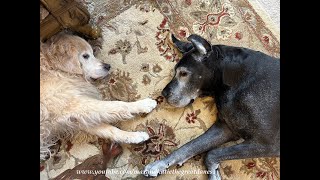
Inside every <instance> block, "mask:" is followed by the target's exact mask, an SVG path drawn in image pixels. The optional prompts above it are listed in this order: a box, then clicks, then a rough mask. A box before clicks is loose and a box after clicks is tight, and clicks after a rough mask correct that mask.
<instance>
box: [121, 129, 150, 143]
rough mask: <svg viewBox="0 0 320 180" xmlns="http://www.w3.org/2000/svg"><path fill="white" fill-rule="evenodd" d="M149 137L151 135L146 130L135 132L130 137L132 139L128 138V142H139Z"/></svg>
mask: <svg viewBox="0 0 320 180" xmlns="http://www.w3.org/2000/svg"><path fill="white" fill-rule="evenodd" d="M149 138H150V136H149V134H148V133H146V132H133V135H132V136H131V137H130V139H128V140H127V142H126V143H129V144H138V143H141V142H144V141H146V140H148V139H149Z"/></svg>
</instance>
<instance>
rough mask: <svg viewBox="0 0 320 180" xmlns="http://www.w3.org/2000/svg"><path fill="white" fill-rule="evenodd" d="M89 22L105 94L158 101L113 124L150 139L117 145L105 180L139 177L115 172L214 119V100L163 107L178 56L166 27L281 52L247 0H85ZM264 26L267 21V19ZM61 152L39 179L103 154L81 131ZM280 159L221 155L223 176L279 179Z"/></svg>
mask: <svg viewBox="0 0 320 180" xmlns="http://www.w3.org/2000/svg"><path fill="white" fill-rule="evenodd" d="M82 2H83V3H84V4H85V5H86V6H87V7H88V9H89V12H90V13H91V15H92V21H93V22H96V23H97V24H98V25H99V26H100V27H101V28H102V29H103V43H102V45H101V46H100V47H98V48H100V51H99V52H98V54H97V57H98V58H100V59H102V60H103V61H105V62H107V63H109V64H111V67H112V73H111V75H110V76H109V77H108V78H107V79H105V80H103V81H100V82H98V83H97V84H96V85H97V87H98V88H99V90H100V91H101V93H102V94H103V96H104V98H105V99H106V100H123V101H135V100H138V99H143V98H146V97H152V98H154V99H156V100H157V102H158V106H157V108H156V109H155V110H154V111H153V112H152V113H150V114H148V115H147V116H145V117H139V118H136V119H134V120H132V121H127V122H125V123H119V124H116V126H117V127H120V128H121V129H123V130H127V131H146V132H148V133H149V135H150V136H151V139H150V140H148V141H146V142H145V143H142V144H139V145H126V144H122V145H121V146H122V148H123V152H122V154H121V155H120V156H118V157H117V158H116V159H113V160H112V161H111V162H109V164H108V166H107V169H108V170H114V172H119V173H120V174H116V173H113V174H107V177H108V178H110V179H111V180H120V179H144V178H143V176H142V175H139V174H134V173H121V171H126V170H127V171H133V170H137V171H138V170H142V169H143V167H144V166H145V165H146V164H148V163H150V162H153V161H155V160H158V159H160V158H163V157H164V156H166V155H168V154H169V153H170V152H172V151H173V150H175V149H177V148H179V147H180V146H182V145H183V144H185V143H187V142H189V141H190V140H192V139H194V138H196V137H198V136H199V135H201V134H203V133H204V132H205V131H206V130H207V129H208V128H209V127H210V126H211V125H212V124H213V123H214V122H215V120H216V114H217V109H216V106H215V104H214V99H212V98H199V99H197V100H196V101H195V102H194V103H193V104H192V105H190V106H188V107H185V108H173V107H171V106H169V105H168V104H167V103H166V101H165V99H164V98H163V97H162V96H161V90H162V89H163V88H164V87H165V85H166V84H167V83H168V82H169V81H170V79H171V78H172V75H173V67H174V65H175V64H176V63H177V61H178V60H179V58H180V57H181V54H179V52H178V51H177V50H176V49H175V48H174V47H173V45H172V43H171V40H170V33H174V34H175V35H176V37H178V38H180V39H182V40H186V37H188V36H189V35H190V34H192V33H196V34H199V35H202V36H203V37H205V38H206V39H208V40H210V41H211V43H212V44H225V45H232V46H242V47H247V48H252V49H255V50H258V51H262V52H264V53H266V54H269V55H271V56H275V57H279V56H280V43H279V40H278V38H277V37H279V34H276V35H275V34H273V33H272V32H271V31H270V30H269V29H268V28H267V26H266V25H265V22H263V21H262V19H261V17H260V16H259V15H258V13H257V11H256V10H255V9H253V7H252V6H251V5H250V3H249V2H248V1H247V0H211V1H209V0H149V1H147V0H83V1H82ZM268 26H270V24H269V25H268ZM59 146H60V150H59V152H58V153H57V154H56V155H54V157H52V158H51V159H50V160H48V161H47V162H45V163H43V164H41V165H40V176H41V179H50V178H54V177H56V176H58V175H59V174H60V173H62V172H64V171H65V170H67V169H72V168H73V167H74V166H76V165H79V164H81V163H82V162H84V161H85V160H86V159H87V158H89V157H92V156H94V155H96V154H99V153H101V146H100V145H99V141H98V139H97V138H96V137H91V136H88V135H83V134H79V135H78V136H76V137H75V138H74V139H72V140H70V141H67V142H61V143H60V144H59ZM203 157H204V154H201V155H198V156H195V157H193V158H192V159H190V160H188V161H187V162H186V163H185V164H184V165H183V166H182V167H171V168H170V169H171V170H173V169H177V170H180V171H182V170H197V169H199V170H205V167H204V164H203ZM279 165H280V162H279V158H256V159H242V160H231V161H224V162H222V163H221V165H220V173H221V175H222V179H232V180H234V179H236V180H241V179H280V171H279V170H280V167H279ZM156 179H159V180H161V179H166V180H169V179H175V180H187V179H190V180H191V179H192V180H204V179H207V175H205V174H199V175H194V174H186V175H182V174H164V175H161V176H159V177H158V178H156Z"/></svg>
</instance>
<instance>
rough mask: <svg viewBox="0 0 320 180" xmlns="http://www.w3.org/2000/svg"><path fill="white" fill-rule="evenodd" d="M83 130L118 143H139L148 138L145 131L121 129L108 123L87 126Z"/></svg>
mask: <svg viewBox="0 0 320 180" xmlns="http://www.w3.org/2000/svg"><path fill="white" fill-rule="evenodd" d="M85 131H87V132H88V133H90V134H93V135H97V136H99V137H101V138H107V139H110V140H112V141H116V142H119V143H127V144H130V143H140V142H143V141H146V140H148V139H149V135H148V133H146V132H128V131H123V130H121V129H118V128H116V127H114V126H112V125H109V124H101V125H98V126H95V127H92V128H87V129H85Z"/></svg>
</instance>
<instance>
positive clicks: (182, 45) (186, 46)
mask: <svg viewBox="0 0 320 180" xmlns="http://www.w3.org/2000/svg"><path fill="white" fill-rule="evenodd" d="M171 39H172V42H173V43H174V45H176V47H177V48H178V49H179V50H180V52H181V53H183V54H184V53H186V52H188V51H190V50H191V49H192V47H193V46H192V43H190V42H183V41H180V40H178V39H177V38H176V37H175V36H174V35H173V34H172V35H171Z"/></svg>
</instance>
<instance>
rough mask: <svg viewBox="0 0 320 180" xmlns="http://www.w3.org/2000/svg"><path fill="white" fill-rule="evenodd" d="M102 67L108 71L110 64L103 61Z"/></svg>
mask: <svg viewBox="0 0 320 180" xmlns="http://www.w3.org/2000/svg"><path fill="white" fill-rule="evenodd" d="M103 68H104V69H105V70H107V71H109V70H110V68H111V66H110V64H106V63H103Z"/></svg>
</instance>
